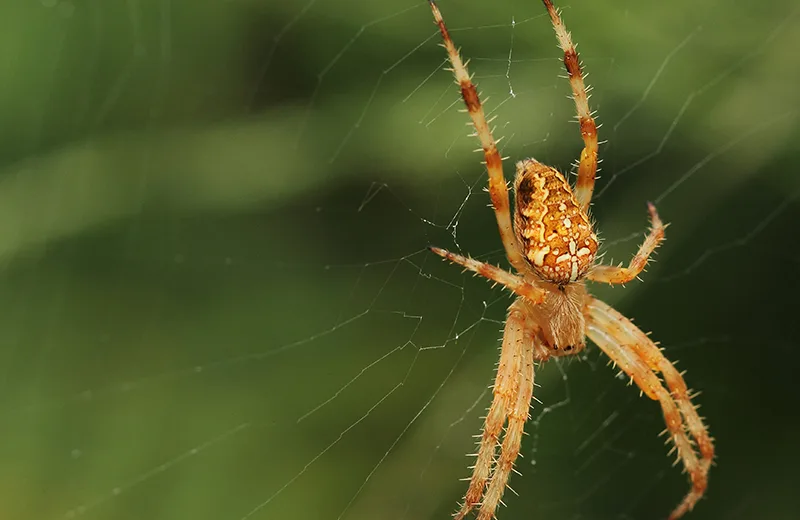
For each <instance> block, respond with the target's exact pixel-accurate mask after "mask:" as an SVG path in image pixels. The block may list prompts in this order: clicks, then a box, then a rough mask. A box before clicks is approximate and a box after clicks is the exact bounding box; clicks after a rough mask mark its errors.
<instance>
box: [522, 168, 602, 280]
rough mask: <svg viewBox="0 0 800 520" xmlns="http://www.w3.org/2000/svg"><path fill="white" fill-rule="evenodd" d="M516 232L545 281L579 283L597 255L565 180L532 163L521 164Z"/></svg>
mask: <svg viewBox="0 0 800 520" xmlns="http://www.w3.org/2000/svg"><path fill="white" fill-rule="evenodd" d="M514 191H515V192H516V204H515V219H514V224H515V225H514V229H515V231H516V234H517V239H518V240H519V244H520V246H521V247H522V252H523V255H524V256H525V258H526V259H527V260H528V262H530V265H531V268H532V269H533V271H534V272H535V273H536V274H537V275H538V276H540V277H541V278H542V279H544V280H547V281H549V282H552V283H554V284H557V285H561V286H563V285H566V284H568V283H571V282H575V281H577V280H579V279H581V278H582V277H583V276H584V275H585V274H586V272H587V271H588V270H589V268H590V267H591V266H592V264H593V262H594V258H595V255H596V254H597V247H598V242H597V236H596V235H595V234H594V230H593V229H592V224H591V222H590V220H589V216H588V215H587V214H586V212H584V211H583V210H582V209H581V207H580V205H579V204H578V202H577V200H575V196H574V195H573V193H572V188H571V187H570V185H569V183H568V182H567V180H566V179H565V178H564V176H563V175H562V174H561V173H560V172H559V171H558V170H556V169H555V168H551V167H550V166H547V165H545V164H542V163H540V162H538V161H536V160H534V159H525V160H523V161H520V162H518V163H517V175H516V180H515V182H514Z"/></svg>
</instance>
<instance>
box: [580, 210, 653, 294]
mask: <svg viewBox="0 0 800 520" xmlns="http://www.w3.org/2000/svg"><path fill="white" fill-rule="evenodd" d="M647 209H648V211H649V212H650V226H651V227H650V233H648V235H647V237H646V238H645V239H644V242H643V243H642V245H641V246H640V247H639V251H638V252H637V253H636V256H634V257H633V259H632V260H631V263H630V264H629V265H628V267H620V266H613V265H597V266H594V267H593V268H592V270H591V271H589V273H588V274H587V276H586V278H587V279H589V280H591V281H593V282H605V283H609V284H623V283H628V282H630V281H631V280H633V279H634V278H636V277H637V276H639V274H640V273H641V272H642V271H643V270H644V268H645V266H646V265H647V262H648V261H649V260H650V255H651V254H652V253H653V251H655V249H656V248H657V247H658V245H659V244H660V243H661V242H662V241H663V240H664V229H665V228H666V227H667V226H665V225H664V223H663V222H661V219H660V218H659V217H658V212H656V207H655V206H653V204H651V203H649V202H648V203H647Z"/></svg>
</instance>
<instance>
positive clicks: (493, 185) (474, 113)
mask: <svg viewBox="0 0 800 520" xmlns="http://www.w3.org/2000/svg"><path fill="white" fill-rule="evenodd" d="M428 3H430V6H431V11H432V12H433V19H434V21H435V22H436V25H438V26H439V32H441V33H442V40H443V43H442V46H443V47H444V48H445V49H447V55H448V56H449V58H450V64H451V65H452V72H453V75H454V76H455V78H456V83H458V85H459V87H461V97H462V98H463V99H464V104H465V105H466V106H467V112H469V117H470V118H471V119H472V125H473V126H474V127H475V135H477V136H478V139H479V140H480V142H481V148H483V156H484V159H485V161H486V170H487V172H488V173H489V196H490V197H491V199H492V207H493V208H494V213H495V217H496V218H497V227H498V228H499V229H500V238H501V239H502V241H503V247H504V248H505V251H506V256H507V257H508V261H509V262H510V263H511V265H512V266H514V269H516V270H517V271H522V270H523V269H524V267H525V260H524V259H523V258H522V254H521V253H520V251H519V249H518V248H517V242H516V240H517V239H516V237H515V235H514V229H513V228H512V227H511V206H510V203H509V199H508V186H507V185H506V179H505V176H504V175H503V159H502V157H500V152H498V150H497V141H495V139H494V137H493V136H492V131H491V129H490V128H489V122H487V121H486V115H485V114H484V112H483V106H482V105H481V100H480V98H479V97H478V89H477V88H476V87H475V84H474V83H472V79H471V77H470V74H469V72H468V71H467V64H466V63H464V62H462V61H461V56H460V55H459V53H458V50H457V49H456V46H455V44H454V43H453V40H452V39H451V38H450V33H449V32H448V31H447V27H446V26H445V24H444V20H443V19H442V13H441V12H440V11H439V7H437V5H436V2H435V1H434V0H428Z"/></svg>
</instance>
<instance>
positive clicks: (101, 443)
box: [0, 0, 800, 520]
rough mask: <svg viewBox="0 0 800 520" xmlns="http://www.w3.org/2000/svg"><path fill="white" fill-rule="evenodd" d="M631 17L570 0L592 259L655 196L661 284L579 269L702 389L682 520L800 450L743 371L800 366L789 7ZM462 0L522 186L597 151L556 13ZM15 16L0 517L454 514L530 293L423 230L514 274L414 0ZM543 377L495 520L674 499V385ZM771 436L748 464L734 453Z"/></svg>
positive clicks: (154, 0) (474, 65)
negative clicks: (704, 488) (512, 292)
mask: <svg viewBox="0 0 800 520" xmlns="http://www.w3.org/2000/svg"><path fill="white" fill-rule="evenodd" d="M640 4H641V3H636V2H631V3H629V4H628V5H622V4H616V5H614V6H613V7H609V6H599V5H596V3H592V2H584V1H581V2H578V3H572V4H569V5H565V6H564V7H565V12H564V16H565V21H566V23H567V26H568V27H569V28H570V29H571V30H572V31H573V34H574V39H575V40H576V41H577V42H578V43H579V45H580V47H579V51H580V52H581V56H582V58H583V60H584V63H585V66H586V69H587V71H588V72H589V77H588V82H589V83H590V84H591V85H593V86H595V87H596V89H595V90H594V92H593V97H592V99H591V103H592V107H593V109H597V110H598V117H599V121H600V122H601V123H604V126H603V127H602V128H601V129H600V133H601V136H602V138H603V139H607V140H608V142H607V143H605V144H603V145H602V146H601V157H602V158H603V163H602V164H601V168H602V171H601V174H600V175H601V178H600V180H599V182H598V186H597V191H596V197H595V201H594V202H595V205H594V207H593V215H594V217H595V219H596V220H597V222H598V227H599V229H600V232H601V233H602V236H603V238H604V240H605V242H604V251H605V258H604V259H605V261H612V260H613V261H620V260H627V259H628V258H629V257H630V255H631V254H632V253H633V251H634V250H635V248H636V247H637V245H638V243H639V240H640V239H641V237H642V235H643V232H644V229H645V227H646V225H647V222H646V212H645V201H647V200H650V201H653V202H655V203H656V204H657V205H658V207H659V210H660V212H661V215H662V216H663V218H664V219H665V220H666V221H668V222H670V223H671V227H670V228H669V230H668V238H669V240H668V241H667V243H666V245H665V246H664V247H663V248H662V249H661V251H660V252H659V254H658V260H659V261H658V262H657V263H655V264H653V265H652V266H651V268H650V269H649V272H648V273H646V275H645V276H643V278H644V282H643V283H634V284H630V285H629V286H628V287H626V288H625V289H622V288H615V289H609V288H594V287H593V288H592V289H593V292H594V293H595V294H596V295H598V297H600V298H603V299H605V300H606V301H609V302H610V303H611V304H613V305H615V306H616V307H617V308H619V309H620V310H621V311H622V312H623V313H625V314H626V315H628V316H630V317H632V318H634V319H636V323H637V324H639V325H640V326H641V327H643V328H644V329H645V330H653V331H654V332H653V337H654V338H655V339H657V340H659V341H660V342H661V344H662V346H663V347H664V350H665V353H666V355H667V356H668V357H669V358H670V359H671V360H673V361H675V360H680V361H681V363H680V365H679V367H680V369H682V370H683V369H688V375H687V378H688V382H689V384H690V385H691V386H692V387H695V388H698V389H702V390H703V395H702V396H701V397H700V398H699V401H700V402H701V403H702V404H703V405H704V406H703V413H704V415H706V416H707V417H708V418H709V424H710V427H711V432H712V434H713V435H714V436H715V437H716V438H717V440H718V448H719V453H720V466H719V468H714V470H713V472H712V476H711V486H712V487H711V492H710V493H711V496H710V498H709V500H705V501H703V502H702V503H701V506H699V507H698V510H697V511H696V512H695V513H694V514H693V516H692V517H693V518H731V519H733V518H750V517H753V516H754V515H757V516H759V517H761V518H782V517H785V516H786V515H787V514H788V513H787V511H789V509H788V508H789V504H790V503H791V499H792V497H793V495H792V493H793V491H792V490H791V487H790V485H789V484H788V483H759V482H749V481H747V480H746V479H742V478H741V475H743V474H763V473H764V472H765V471H769V472H778V474H781V472H782V471H786V472H788V471H791V469H792V466H789V464H791V461H792V460H800V456H798V453H797V449H796V448H795V447H794V443H793V442H791V435H790V432H791V426H792V425H787V423H786V422H782V421H780V420H778V419H776V416H775V415H774V414H772V413H771V412H770V411H769V410H767V409H763V408H760V406H761V405H762V404H763V402H764V400H765V399H767V398H769V399H770V402H772V403H773V404H774V405H775V406H776V407H777V406H779V405H780V404H781V403H783V402H784V401H785V403H784V405H785V406H791V404H790V403H791V402H792V401H791V399H792V396H793V395H796V390H794V389H793V388H792V387H791V386H790V382H791V373H790V372H789V368H788V367H789V366H791V363H786V364H785V366H786V367H787V368H783V366H784V364H781V363H769V364H767V365H765V366H763V367H761V364H760V363H753V362H752V359H751V358H752V353H753V351H754V349H757V350H758V352H759V354H761V352H763V350H764V349H765V348H768V349H769V352H770V353H773V352H774V353H776V354H778V355H780V356H781V357H783V358H789V357H790V356H792V355H793V353H794V352H796V349H795V350H792V348H791V347H792V346H793V345H795V343H796V342H795V340H794V338H795V337H796V335H797V332H798V331H797V327H796V325H794V322H793V321H792V320H791V318H790V314H789V312H790V310H791V306H790V305H785V304H783V303H782V302H781V301H780V297H777V298H776V296H775V288H776V285H777V286H779V288H783V287H784V286H786V287H787V288H789V289H791V288H796V287H797V285H798V284H797V280H798V278H797V275H796V272H797V267H798V262H800V254H799V253H798V251H797V247H796V242H797V240H796V238H794V237H795V236H796V229H794V228H795V227H796V225H795V224H794V223H795V222H797V216H798V211H799V210H800V207H799V206H798V196H800V183H798V181H797V176H796V174H795V170H796V164H797V160H798V159H800V157H798V152H797V146H796V144H795V143H796V142H797V138H798V131H797V121H798V119H797V116H798V114H797V109H796V106H797V105H798V99H797V93H796V92H797V89H796V85H797V83H798V81H797V80H800V77H798V72H797V71H798V70H800V67H798V65H800V64H798V61H797V57H796V56H795V53H793V52H792V49H794V48H796V47H797V45H798V43H800V42H798V40H799V39H800V17H798V12H797V10H796V9H794V8H793V7H792V6H791V5H790V2H788V1H786V2H775V3H773V4H771V5H770V6H769V7H765V6H755V5H750V6H743V7H733V6H727V5H726V6H724V9H721V7H722V4H721V3H718V4H712V5H707V6H697V5H696V3H693V2H688V1H686V2H679V3H678V4H675V3H671V4H668V5H667V4H664V5H661V4H659V5H640ZM441 8H442V11H443V13H444V16H445V19H446V21H447V23H448V25H449V27H450V28H451V30H452V35H453V38H454V39H455V41H456V43H457V45H459V46H461V47H462V48H463V52H464V55H465V57H468V58H471V62H470V68H471V71H472V72H474V73H475V81H476V82H477V83H478V85H479V88H480V90H481V92H482V96H483V98H484V100H485V103H486V109H487V111H488V112H489V114H490V115H493V116H495V115H496V116H497V119H496V121H495V125H496V127H497V129H496V133H495V135H496V137H500V136H502V137H503V140H502V141H501V147H502V149H503V154H504V155H507V156H509V157H510V160H509V161H508V162H507V163H506V174H507V176H509V175H510V171H511V169H512V164H513V161H514V160H516V159H519V158H523V157H526V156H535V157H537V159H539V160H542V161H544V162H547V163H549V164H553V165H556V166H559V167H561V168H562V169H567V168H568V165H569V164H570V161H572V160H574V158H575V157H577V155H578V153H579V150H580V140H579V138H578V129H577V126H576V125H575V124H574V123H570V122H569V121H570V120H571V118H572V117H573V110H574V109H573V105H572V103H571V100H569V99H567V98H566V97H565V95H566V94H567V93H568V85H567V82H566V81H565V80H564V79H562V78H559V77H558V76H559V75H560V74H562V70H561V65H560V62H559V59H558V58H559V54H558V50H557V49H556V48H555V38H554V37H553V34H552V30H551V28H550V25H549V21H548V19H547V17H546V16H545V15H544V14H543V12H542V11H543V9H542V8H541V6H540V5H539V4H538V3H536V2H505V3H501V4H499V5H489V3H488V2H470V3H466V2H458V3H457V2H453V1H450V2H443V3H442V5H441ZM0 19H4V20H14V21H17V22H18V23H15V24H13V26H10V27H8V30H4V31H3V35H2V36H0V38H2V39H3V43H4V45H2V46H1V47H0V48H2V49H3V51H0V52H3V54H4V57H5V60H4V63H5V65H6V66H5V68H4V69H3V72H4V74H3V76H2V77H3V80H4V88H3V89H2V90H3V93H4V95H2V96H0V99H1V100H2V103H3V108H4V111H3V112H4V114H8V115H7V116H6V117H5V118H4V123H5V124H3V125H1V126H0V128H2V131H3V141H2V142H3V150H4V152H5V154H4V155H3V156H2V157H3V168H4V171H3V173H2V177H0V212H4V214H3V218H2V219H0V222H2V223H3V224H2V225H3V226H4V229H5V232H4V233H2V235H0V236H2V237H3V239H2V240H0V244H1V245H2V246H1V247H0V252H2V258H3V259H4V260H5V262H4V264H3V265H4V269H3V271H2V280H3V291H2V292H1V293H0V294H2V296H0V298H2V300H1V301H2V309H3V312H2V320H3V327H2V329H3V334H2V344H3V347H2V349H0V362H1V364H0V366H1V367H2V368H1V369H0V388H2V390H3V392H2V394H1V395H2V396H3V401H2V402H3V406H2V412H1V413H0V423H1V424H2V430H0V431H2V432H3V439H4V442H3V443H2V444H0V446H1V447H0V450H2V454H3V456H2V460H3V461H4V463H3V469H2V470H0V482H2V485H0V491H2V500H0V503H1V504H3V505H2V506H0V507H2V511H3V517H7V518H21V519H29V518H30V519H33V518H37V519H40V518H45V519H46V518H52V519H59V518H85V519H106V518H108V519H112V518H113V519H120V518H149V519H160V518H165V519H166V518H184V517H186V518H196V519H204V518H209V519H210V518H214V519H219V518H225V519H231V520H245V519H261V518H297V519H302V518H335V519H340V518H347V519H355V518H370V519H373V518H397V519H401V518H402V519H417V518H447V517H448V516H447V515H448V514H449V513H450V512H452V510H453V509H454V507H455V504H456V502H457V501H458V500H459V498H460V497H461V494H462V493H463V491H464V489H465V487H466V483H464V482H460V481H459V479H461V478H464V477H466V476H468V474H469V470H468V469H467V466H468V465H469V464H470V460H469V459H468V458H467V457H465V454H466V453H469V452H471V451H473V450H474V444H473V443H474V438H473V435H474V434H476V433H477V432H478V431H479V427H480V424H481V417H482V414H483V412H484V411H485V409H486V406H487V405H488V402H489V400H490V399H491V392H490V390H489V389H488V388H487V385H488V384H489V383H490V382H491V380H492V377H493V368H494V364H495V363H496V359H497V350H496V349H495V348H494V347H495V346H497V345H498V338H499V335H500V332H499V331H500V330H501V329H502V325H503V319H504V313H505V309H506V307H507V305H508V303H509V298H508V296H507V295H506V294H505V293H503V292H502V291H501V290H499V289H493V288H491V287H489V284H487V283H485V282H484V281H483V280H479V279H473V278H471V277H469V276H466V275H464V274H462V273H460V272H459V270H458V269H457V268H454V267H453V266H449V265H445V264H443V263H442V262H441V261H439V259H438V258H436V257H433V255H431V254H430V253H429V252H428V251H427V249H426V247H427V245H429V244H435V245H437V246H441V247H447V248H450V249H454V250H459V251H463V252H467V253H469V254H471V255H472V256H474V257H477V258H479V259H482V260H486V261H490V262H493V263H496V264H500V265H505V262H504V258H503V252H502V250H500V249H499V240H498V237H497V232H496V227H495V222H494V218H493V216H492V215H491V211H490V210H489V209H487V207H486V205H487V203H488V196H487V195H486V194H485V193H484V192H483V187H484V186H485V183H486V179H485V172H484V171H483V170H482V167H481V166H480V164H479V161H480V158H479V154H475V153H472V150H473V149H474V148H475V147H476V146H477V144H476V142H475V139H474V138H471V137H469V136H468V135H467V133H468V130H467V127H466V126H464V125H465V123H466V122H467V117H466V115H465V114H463V113H461V112H459V109H460V108H461V102H460V99H459V98H458V91H457V88H456V87H455V86H454V85H453V83H452V80H451V77H450V75H449V73H448V72H446V71H444V70H442V69H443V67H445V66H446V62H445V60H444V52H443V51H442V49H441V48H439V47H438V46H437V45H436V44H437V43H438V33H437V32H436V30H435V27H434V26H433V24H432V23H431V19H430V13H429V11H428V8H427V5H426V4H425V2H416V1H414V2H410V1H403V0H393V1H391V2H379V3H369V4H367V5H361V4H359V3H356V2H346V1H344V0H334V1H331V0H309V1H305V0H303V1H300V2H296V3H291V2H290V3H282V4H277V3H275V5H273V3H270V2H258V1H246V0H229V1H223V0H219V1H213V2H200V3H197V2H188V1H186V2H184V1H179V0H128V1H127V2H124V3H122V2H120V3H107V2H100V1H99V0H94V1H87V2H68V1H60V0H42V1H40V2H38V3H35V2H26V3H17V4H10V5H4V6H3V7H1V8H0ZM765 278H766V279H767V280H769V282H768V283H764V281H765ZM776 282H777V283H776ZM743 324H747V325H746V326H743ZM793 327H794V328H793ZM743 360H744V361H743ZM536 378H537V385H538V387H537V389H536V392H535V393H536V397H537V399H538V402H536V403H534V407H533V409H532V415H533V418H532V421H531V422H530V423H529V424H528V426H527V432H528V433H529V435H528V437H527V438H526V439H525V442H524V444H523V458H522V460H521V462H520V463H519V464H518V469H519V470H520V472H521V475H515V476H514V477H513V478H512V481H511V485H512V487H513V488H514V491H515V493H512V492H508V493H507V494H506V504H507V506H508V507H507V508H504V509H502V510H501V511H500V513H499V514H500V518H516V517H520V518H522V517H533V518H554V519H555V518H558V519H560V518H565V519H579V518H617V519H633V518H652V517H653V516H663V515H664V514H665V513H666V512H667V511H669V510H670V508H671V507H672V506H674V505H675V504H676V503H677V502H678V500H679V499H680V497H681V496H682V493H684V492H685V490H686V486H687V484H686V482H685V478H684V477H683V476H681V475H680V472H679V470H678V469H671V468H670V464H669V463H670V462H671V460H670V459H669V458H667V456H666V451H667V450H665V449H664V448H663V447H662V446H661V443H660V441H659V439H658V437H657V434H658V433H659V432H660V431H661V430H662V429H663V424H662V419H661V416H660V412H659V410H658V407H657V406H656V405H655V404H654V403H652V402H648V401H647V400H646V399H641V398H640V397H639V395H638V392H637V391H636V390H635V389H634V388H628V387H626V385H625V384H624V383H625V382H626V381H625V378H620V377H619V376H618V375H616V373H615V371H614V370H612V369H611V368H610V367H607V366H606V360H605V359H604V358H603V357H602V355H600V354H599V353H598V352H597V350H596V349H595V348H594V347H592V346H590V347H589V348H588V349H587V350H586V351H585V352H584V353H583V354H582V355H581V356H580V359H575V360H567V361H560V362H550V363H548V364H547V365H545V366H543V367H538V369H537V375H536ZM743 381H746V382H747V383H746V384H743V383H742V382H743ZM745 408H746V409H748V410H749V412H748V416H747V417H748V420H747V421H745V422H746V423H747V424H743V423H742V415H741V410H742V409H745ZM755 438H758V440H760V441H762V442H763V441H768V442H766V443H764V444H767V446H765V447H764V448H763V452H762V453H761V455H760V458H759V460H757V461H756V460H754V459H753V458H751V457H743V456H739V457H737V455H736V454H741V453H746V452H752V451H753V446H752V444H753V442H754V439H755ZM517 494H518V496H516V495H517ZM721 497H728V498H726V499H725V500H723V499H722V498H721Z"/></svg>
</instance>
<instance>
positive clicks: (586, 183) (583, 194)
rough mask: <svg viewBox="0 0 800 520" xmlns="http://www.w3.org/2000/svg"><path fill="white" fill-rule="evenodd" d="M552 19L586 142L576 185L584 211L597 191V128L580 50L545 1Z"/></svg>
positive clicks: (556, 12) (550, 3)
mask: <svg viewBox="0 0 800 520" xmlns="http://www.w3.org/2000/svg"><path fill="white" fill-rule="evenodd" d="M543 2H544V6H545V7H546V8H547V12H548V13H549V14H550V20H551V21H552V22H553V29H555V31H556V37H557V38H558V45H559V47H561V50H563V51H564V67H565V68H566V69H567V75H568V76H569V85H570V87H571V88H572V99H573V100H574V101H575V110H576V112H577V114H578V124H579V125H580V128H581V138H582V139H583V150H582V151H581V159H580V162H579V164H578V180H577V181H576V183H575V198H576V199H577V200H578V203H579V204H580V205H581V208H582V209H583V210H584V211H587V210H588V208H589V202H591V200H592V191H593V190H594V178H595V174H596V173H597V148H598V142H597V125H596V124H595V121H594V118H593V117H592V112H591V110H589V89H588V88H587V87H586V84H585V83H584V81H583V71H582V70H581V62H580V58H579V57H578V51H576V50H575V45H574V44H573V43H572V38H571V37H570V34H569V31H567V28H566V26H565V25H564V22H563V20H562V19H561V14H560V10H559V9H556V8H555V7H554V6H553V2H552V1H551V0H543Z"/></svg>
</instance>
